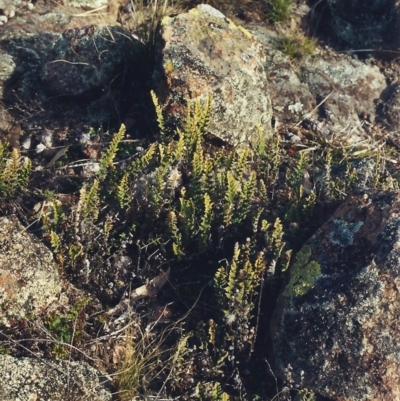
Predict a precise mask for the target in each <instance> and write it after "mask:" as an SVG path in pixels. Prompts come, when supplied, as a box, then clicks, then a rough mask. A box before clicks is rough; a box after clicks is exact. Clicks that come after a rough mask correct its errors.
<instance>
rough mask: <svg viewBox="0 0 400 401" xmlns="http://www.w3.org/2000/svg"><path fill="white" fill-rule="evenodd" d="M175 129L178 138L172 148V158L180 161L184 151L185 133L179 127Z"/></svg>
mask: <svg viewBox="0 0 400 401" xmlns="http://www.w3.org/2000/svg"><path fill="white" fill-rule="evenodd" d="M176 131H177V133H178V137H179V139H178V142H177V143H176V148H175V150H174V159H175V160H176V161H177V162H181V161H182V159H183V156H184V153H185V134H184V133H183V132H182V131H181V130H180V129H179V128H178V129H177V130H176Z"/></svg>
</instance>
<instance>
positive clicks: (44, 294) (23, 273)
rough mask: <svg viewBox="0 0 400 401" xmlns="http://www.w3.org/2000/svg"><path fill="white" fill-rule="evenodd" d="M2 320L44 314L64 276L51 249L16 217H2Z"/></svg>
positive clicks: (0, 251) (0, 295)
mask: <svg viewBox="0 0 400 401" xmlns="http://www.w3.org/2000/svg"><path fill="white" fill-rule="evenodd" d="M0 244H1V248H0V324H1V325H5V326H11V324H12V322H13V321H15V320H21V319H24V318H27V316H28V315H33V316H36V315H38V314H41V313H42V312H43V311H44V310H45V309H46V308H47V307H48V306H49V305H50V304H51V303H52V302H54V301H55V300H56V299H57V295H58V294H59V293H60V291H61V279H60V276H59V273H58V270H57V266H56V264H55V263H54V260H53V254H52V252H51V251H50V250H49V249H48V248H46V247H45V246H44V245H43V244H42V243H41V242H40V241H39V240H38V239H37V238H35V237H34V236H33V235H31V234H29V233H27V231H26V229H25V227H23V226H22V224H21V223H20V222H19V221H18V219H17V218H16V217H2V218H0Z"/></svg>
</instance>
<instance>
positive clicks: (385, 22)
mask: <svg viewBox="0 0 400 401" xmlns="http://www.w3.org/2000/svg"><path fill="white" fill-rule="evenodd" d="M328 4H329V7H330V10H331V14H332V25H333V28H334V30H335V33H336V35H337V36H338V37H339V38H341V39H343V40H344V41H345V42H347V43H348V44H349V45H350V46H352V47H353V48H354V49H393V48H398V47H399V45H400V8H399V4H398V2H397V1H396V0H328Z"/></svg>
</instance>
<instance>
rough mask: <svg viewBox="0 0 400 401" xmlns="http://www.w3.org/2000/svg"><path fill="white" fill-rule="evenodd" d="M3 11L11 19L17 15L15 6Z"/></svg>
mask: <svg viewBox="0 0 400 401" xmlns="http://www.w3.org/2000/svg"><path fill="white" fill-rule="evenodd" d="M3 13H4V15H5V16H6V17H7V18H9V19H10V18H13V17H15V8H14V7H8V8H6V9H5V10H4V11H3Z"/></svg>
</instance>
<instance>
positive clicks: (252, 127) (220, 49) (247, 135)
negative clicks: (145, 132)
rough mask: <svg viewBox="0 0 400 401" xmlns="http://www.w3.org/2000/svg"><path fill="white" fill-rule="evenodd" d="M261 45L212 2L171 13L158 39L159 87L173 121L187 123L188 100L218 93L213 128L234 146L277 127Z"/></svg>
mask: <svg viewBox="0 0 400 401" xmlns="http://www.w3.org/2000/svg"><path fill="white" fill-rule="evenodd" d="M264 62H265V55H264V53H263V51H262V49H261V44H260V43H259V42H258V41H257V40H255V39H254V37H253V36H252V35H251V34H250V33H249V32H248V31H246V30H245V29H243V28H241V27H240V26H236V25H235V24H234V23H233V22H232V21H230V20H229V19H228V18H226V17H225V16H224V15H223V14H222V13H220V12H219V11H217V10H216V9H214V8H212V7H210V6H208V5H204V4H202V5H199V6H198V7H196V8H195V9H192V10H190V11H189V12H188V13H184V14H179V15H178V16H176V17H165V18H164V19H163V21H162V24H161V27H160V32H159V34H158V37H157V40H156V64H155V72H154V84H155V91H156V94H157V96H158V97H159V100H160V103H161V104H162V106H163V107H164V110H165V112H166V116H167V118H168V120H169V121H170V122H172V123H179V122H180V123H182V122H183V121H182V120H184V118H185V116H186V102H187V101H188V100H193V99H201V100H203V101H205V100H206V98H207V95H211V96H212V110H213V114H212V117H211V123H210V126H209V132H210V133H211V134H213V135H215V136H217V137H219V138H221V139H223V140H225V141H227V142H228V143H230V144H233V145H235V146H236V145H239V144H246V143H247V144H248V143H249V142H255V141H257V140H258V133H257V130H256V125H259V126H261V127H262V128H263V130H264V133H265V135H269V134H270V131H271V127H270V121H271V116H272V109H271V102H270V99H269V95H268V88H267V80H266V75H265V71H264Z"/></svg>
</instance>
